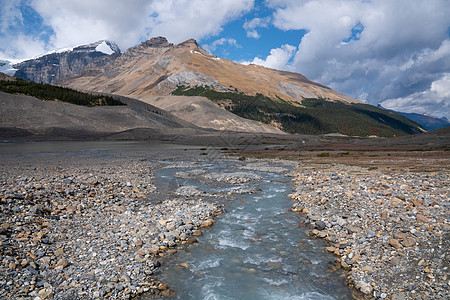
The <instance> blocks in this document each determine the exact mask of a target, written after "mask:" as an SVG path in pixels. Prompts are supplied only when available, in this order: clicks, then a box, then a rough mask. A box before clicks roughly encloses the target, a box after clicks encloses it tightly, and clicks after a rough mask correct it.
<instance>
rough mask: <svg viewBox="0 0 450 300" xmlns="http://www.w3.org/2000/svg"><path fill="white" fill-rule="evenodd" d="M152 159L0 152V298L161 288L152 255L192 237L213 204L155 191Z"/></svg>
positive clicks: (160, 291) (209, 217) (123, 295)
mask: <svg viewBox="0 0 450 300" xmlns="http://www.w3.org/2000/svg"><path fill="white" fill-rule="evenodd" d="M156 167H157V162H154V161H150V160H147V159H145V158H142V157H125V156H117V157H112V156H111V157H89V155H88V156H86V157H71V155H70V154H58V155H54V154H40V155H38V157H33V156H31V155H28V156H26V155H25V156H21V157H20V159H19V158H18V157H15V156H14V155H10V156H3V157H2V163H1V164H0V182H1V186H0V209H1V216H0V242H1V244H0V246H1V247H0V298H2V299H36V300H38V299H75V298H82V299H93V298H104V297H106V298H112V299H129V298H131V297H134V296H137V295H140V294H143V293H146V294H147V295H162V296H169V295H171V294H172V293H173V291H171V290H170V289H168V288H167V285H166V284H164V283H161V282H159V281H158V280H157V278H156V276H155V274H157V273H158V270H159V267H160V265H161V258H162V257H163V256H165V255H168V254H170V253H174V252H176V248H175V247H176V246H177V245H180V244H186V243H194V242H197V238H196V236H200V235H202V231H201V230H202V228H203V227H209V226H212V224H213V222H214V220H213V217H214V215H216V214H218V213H220V211H221V207H220V206H219V205H217V204H214V203H212V202H211V201H209V202H207V201H204V200H203V199H202V198H201V197H200V196H198V197H183V196H173V197H172V196H168V195H167V194H165V193H162V192H161V191H159V189H158V188H157V187H156V186H155V185H154V179H155V176H154V170H155V168H156ZM159 167H160V166H159Z"/></svg>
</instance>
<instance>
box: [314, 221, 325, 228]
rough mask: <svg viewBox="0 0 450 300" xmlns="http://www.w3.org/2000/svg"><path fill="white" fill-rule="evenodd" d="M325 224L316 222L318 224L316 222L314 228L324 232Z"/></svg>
mask: <svg viewBox="0 0 450 300" xmlns="http://www.w3.org/2000/svg"><path fill="white" fill-rule="evenodd" d="M326 226H327V225H326V224H325V222H324V221H318V222H316V228H317V229H318V230H324V229H325V228H326Z"/></svg>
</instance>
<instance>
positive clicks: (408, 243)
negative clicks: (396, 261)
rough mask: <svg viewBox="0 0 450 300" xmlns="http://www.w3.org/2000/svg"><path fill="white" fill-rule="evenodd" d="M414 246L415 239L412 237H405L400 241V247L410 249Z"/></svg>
mask: <svg viewBox="0 0 450 300" xmlns="http://www.w3.org/2000/svg"><path fill="white" fill-rule="evenodd" d="M415 244H416V239H415V238H413V237H407V238H405V239H404V240H403V241H402V245H403V246H405V247H412V246H414V245H415Z"/></svg>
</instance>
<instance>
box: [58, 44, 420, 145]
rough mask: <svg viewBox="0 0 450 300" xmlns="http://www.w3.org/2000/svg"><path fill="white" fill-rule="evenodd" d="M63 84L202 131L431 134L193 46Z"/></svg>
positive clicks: (135, 53)
mask: <svg viewBox="0 0 450 300" xmlns="http://www.w3.org/2000/svg"><path fill="white" fill-rule="evenodd" d="M58 84H61V85H65V86H70V87H73V88H77V89H81V90H93V91H97V92H107V93H113V94H119V95H126V96H129V97H133V98H136V99H140V100H142V101H146V102H147V103H151V104H153V105H155V106H158V105H161V106H160V107H161V108H165V109H170V111H171V112H172V113H173V114H175V115H177V116H179V117H181V118H183V119H185V120H187V121H189V122H192V123H194V124H196V125H197V126H201V127H209V128H214V129H218V130H221V129H222V128H223V127H224V126H223V124H221V123H220V122H205V121H204V119H208V118H211V117H210V116H211V114H215V115H220V114H221V113H222V112H223V111H224V110H227V111H229V112H232V113H233V114H235V115H238V116H240V117H243V118H247V119H252V120H255V121H259V122H262V123H266V124H268V125H270V126H272V127H274V128H276V129H279V130H283V131H284V132H288V133H305V134H324V133H333V132H339V133H342V134H346V135H358V136H360V135H362V136H369V135H377V136H396V135H404V134H414V133H420V132H423V131H424V129H422V128H420V126H419V125H418V124H416V123H414V122H412V121H410V120H409V119H407V118H405V117H404V116H402V115H400V114H397V113H393V112H390V111H387V110H383V109H380V108H377V107H374V106H371V105H367V104H364V103H363V102H361V101H359V100H356V99H353V98H350V97H348V96H346V95H343V94H341V93H339V92H337V91H335V90H333V89H331V88H329V87H326V86H324V85H321V84H319V83H316V82H313V81H311V80H309V79H308V78H306V77H304V76H303V75H301V74H297V73H292V72H286V71H279V70H274V69H269V68H265V67H262V66H256V65H242V64H238V63H234V62H232V61H229V60H226V59H222V58H219V57H217V56H215V55H212V54H210V53H209V52H207V51H205V50H204V49H202V48H201V47H200V46H199V45H198V43H197V42H196V41H195V40H193V39H190V40H187V41H185V42H182V43H180V44H176V45H174V44H172V43H169V42H168V41H167V40H166V39H165V38H163V37H156V38H152V39H150V40H148V41H146V42H143V43H141V44H140V45H138V46H136V47H132V48H130V49H128V50H126V51H125V52H124V53H123V54H121V55H118V56H117V57H115V58H114V59H111V60H109V61H108V62H107V63H106V64H102V65H100V64H96V65H94V64H90V65H89V66H88V67H87V68H86V69H84V70H83V71H82V72H81V73H79V74H77V75H74V76H71V77H66V78H64V79H62V80H60V81H58ZM169 95H176V96H202V97H205V98H207V99H209V100H212V101H213V102H215V104H216V107H215V108H214V110H211V109H210V108H211V105H210V102H208V101H206V100H204V101H197V100H198V98H197V100H196V101H197V103H195V105H188V106H187V105H183V101H185V100H181V99H179V98H171V100H169V98H165V100H164V101H158V100H157V99H158V97H157V96H165V97H169ZM169 102H172V103H173V104H170V103H169ZM175 103H178V104H175ZM206 106H208V108H206ZM169 107H170V108H169ZM202 111H208V116H206V115H205V114H203V115H202V114H201V112H202ZM212 119H214V118H212Z"/></svg>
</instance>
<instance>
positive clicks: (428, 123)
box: [401, 112, 450, 130]
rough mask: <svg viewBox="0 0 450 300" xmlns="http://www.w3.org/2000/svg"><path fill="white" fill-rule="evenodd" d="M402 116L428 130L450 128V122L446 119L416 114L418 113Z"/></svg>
mask: <svg viewBox="0 0 450 300" xmlns="http://www.w3.org/2000/svg"><path fill="white" fill-rule="evenodd" d="M401 114H402V115H404V116H405V117H407V118H408V119H410V120H413V121H414V122H416V123H418V124H420V125H421V126H423V128H425V129H426V130H436V129H439V128H443V127H448V126H450V122H449V121H448V119H447V118H446V117H442V118H438V117H435V116H431V115H428V114H416V113H403V112H401Z"/></svg>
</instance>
